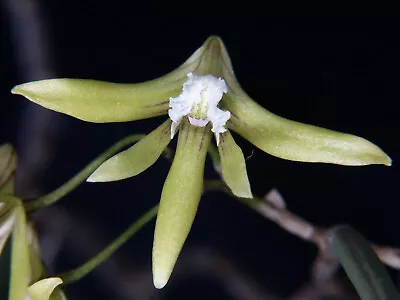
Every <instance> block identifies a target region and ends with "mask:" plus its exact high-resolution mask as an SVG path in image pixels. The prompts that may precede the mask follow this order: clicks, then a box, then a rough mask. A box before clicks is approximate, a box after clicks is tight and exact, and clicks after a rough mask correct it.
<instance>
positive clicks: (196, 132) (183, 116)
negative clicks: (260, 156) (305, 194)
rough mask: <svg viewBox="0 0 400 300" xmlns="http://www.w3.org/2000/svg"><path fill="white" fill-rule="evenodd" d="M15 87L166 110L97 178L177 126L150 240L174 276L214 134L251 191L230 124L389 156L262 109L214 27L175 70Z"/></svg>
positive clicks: (326, 149)
mask: <svg viewBox="0 0 400 300" xmlns="http://www.w3.org/2000/svg"><path fill="white" fill-rule="evenodd" d="M12 92H13V93H14V94H20V95H23V96H25V97H26V98H28V99H29V100H31V101H33V102H35V103H38V104H40V105H42V106H44V107H46V108H49V109H52V110H55V111H58V112H62V113H65V114H68V115H71V116H74V117H76V118H78V119H81V120H84V121H88V122H97V123H104V122H126V121H133V120H139V119H145V118H151V117H155V116H160V115H168V116H169V118H167V120H166V121H165V122H164V123H163V124H161V125H160V126H159V127H158V128H156V129H155V130H153V131H152V132H151V133H150V134H148V135H147V136H146V137H144V138H143V139H142V140H140V141H139V142H138V143H136V144H135V145H133V146H132V147H131V148H129V149H127V150H125V151H123V152H121V153H119V154H117V155H115V156H113V157H111V158H110V159H108V160H107V161H106V162H104V163H103V164H102V165H101V166H100V167H99V168H98V169H97V170H96V171H95V172H94V173H93V174H92V175H91V176H90V177H89V178H88V181H90V182H105V181H114V180H120V179H124V178H128V177H132V176H135V175H137V174H139V173H141V172H143V171H144V170H146V169H147V168H149V167H150V166H151V165H152V164H154V162H155V161H156V160H157V159H158V157H159V156H160V155H161V154H162V152H163V150H164V149H165V148H166V147H167V145H168V144H169V142H170V140H171V139H172V138H173V137H174V135H175V133H176V132H178V131H179V135H178V145H177V150H176V155H175V158H174V160H173V163H172V166H171V169H170V171H169V174H168V176H167V179H166V181H165V184H164V187H163V190H162V194H161V200H160V208H159V212H158V216H157V222H156V228H155V234H154V245H153V280H154V285H155V286H156V287H157V288H162V287H164V286H165V284H166V283H167V281H168V279H169V277H170V275H171V272H172V269H173V267H174V265H175V263H176V260H177V257H178V255H179V253H180V251H181V249H182V247H183V244H184V242H185V240H186V238H187V235H188V234H189V231H190V228H191V226H192V223H193V220H194V217H195V214H196V211H197V207H198V203H199V200H200V196H201V191H202V184H203V169H204V162H205V157H206V153H207V148H208V147H209V145H210V143H211V138H212V135H213V134H214V136H215V140H216V144H217V146H218V152H219V154H220V157H221V169H222V170H221V172H222V176H223V179H224V181H225V182H226V184H227V185H228V186H229V188H230V189H231V190H232V193H233V194H235V195H236V196H238V197H242V198H251V197H252V193H251V188H250V183H249V181H248V177H247V172H246V165H245V160H244V157H243V153H242V151H241V149H240V148H239V147H238V145H237V144H236V143H235V141H234V139H233V137H232V135H231V133H230V131H231V130H233V131H235V132H237V133H238V134H239V135H241V136H242V137H244V138H245V139H247V140H248V141H250V142H251V143H253V144H254V145H255V146H257V147H258V148H260V149H261V150H263V151H265V152H267V153H269V154H271V155H274V156H277V157H280V158H284V159H288V160H294V161H305V162H324V163H333V164H341V165H352V166H358V165H368V164H384V165H390V164H391V160H390V158H389V157H388V156H387V155H386V154H385V153H384V152H383V151H382V150H381V149H380V148H379V147H377V146H375V145H374V144H372V143H370V142H368V141H367V140H365V139H362V138H360V137H357V136H354V135H349V134H344V133H339V132H335V131H331V130H327V129H323V128H319V127H315V126H311V125H306V124H302V123H298V122H294V121H290V120H287V119H284V118H281V117H279V116H276V115H274V114H273V113H271V112H269V111H267V110H265V109H264V108H263V107H261V106H260V105H258V104H257V103H256V102H254V101H253V100H252V99H251V98H250V97H249V96H248V95H247V94H246V93H245V92H244V91H243V90H242V88H241V87H240V85H239V83H238V82H237V80H236V77H235V75H234V72H233V69H232V65H231V61H230V58H229V55H228V53H227V51H226V48H225V46H224V44H223V42H222V41H221V39H220V38H218V37H210V38H209V39H207V41H206V42H205V43H204V44H203V46H202V47H200V48H199V49H198V50H197V51H196V52H195V53H194V54H193V55H192V56H191V57H190V58H189V59H188V60H187V61H186V62H185V63H184V64H182V65H181V66H180V67H178V68H177V69H176V70H174V71H172V72H171V73H169V74H167V75H165V76H163V77H161V78H158V79H155V80H151V81H147V82H144V83H138V84H116V83H107V82H101V81H94V80H80V79H50V80H42V81H37V82H30V83H26V84H22V85H19V86H16V87H15V88H14V89H13V90H12Z"/></svg>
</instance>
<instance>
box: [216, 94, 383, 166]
mask: <svg viewBox="0 0 400 300" xmlns="http://www.w3.org/2000/svg"><path fill="white" fill-rule="evenodd" d="M225 97H226V99H225V100H224V101H223V107H224V108H226V109H228V110H230V111H231V113H232V117H231V119H230V120H229V122H228V127H229V128H230V129H232V130H234V131H236V132H237V133H239V134H240V135H241V136H243V137H244V138H245V139H247V140H248V141H250V142H251V143H253V144H254V145H255V146H257V147H258V148H260V149H261V150H263V151H265V152H267V153H269V154H271V155H274V156H277V157H280V158H283V159H288V160H294V161H303V162H323V163H333V164H339V165H349V166H361V165H369V164H384V165H387V166H390V165H391V159H390V158H389V157H388V156H387V155H386V154H385V153H384V152H383V151H382V150H381V149H380V148H379V147H378V146H376V145H374V144H372V143H371V142H369V141H367V140H365V139H363V138H361V137H358V136H354V135H351V134H346V133H341V132H337V131H333V130H329V129H324V128H321V127H317V126H312V125H308V124H303V123H299V122H295V121H291V120H288V119H285V118H282V117H279V116H277V115H275V114H273V113H271V112H269V111H267V110H266V109H264V108H263V107H261V106H260V105H258V104H257V103H255V102H254V101H253V100H252V99H250V98H249V97H248V96H247V95H246V94H245V93H244V92H240V91H235V93H231V94H228V95H227V96H225Z"/></svg>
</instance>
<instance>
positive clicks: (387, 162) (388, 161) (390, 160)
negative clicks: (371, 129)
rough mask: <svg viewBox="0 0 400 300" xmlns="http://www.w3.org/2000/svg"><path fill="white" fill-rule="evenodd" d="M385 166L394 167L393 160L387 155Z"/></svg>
mask: <svg viewBox="0 0 400 300" xmlns="http://www.w3.org/2000/svg"><path fill="white" fill-rule="evenodd" d="M383 164H384V165H385V166H388V167H390V166H392V159H391V158H390V157H389V156H388V155H386V159H385V162H384V163H383Z"/></svg>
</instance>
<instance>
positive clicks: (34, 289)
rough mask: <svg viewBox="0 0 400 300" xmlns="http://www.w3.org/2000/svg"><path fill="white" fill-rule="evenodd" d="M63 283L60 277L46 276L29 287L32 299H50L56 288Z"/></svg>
mask: <svg viewBox="0 0 400 300" xmlns="http://www.w3.org/2000/svg"><path fill="white" fill-rule="evenodd" d="M60 284H62V280H61V278H59V277H51V278H45V279H42V280H40V281H38V282H35V283H34V284H33V285H31V286H30V287H29V288H28V295H29V297H30V300H49V299H50V295H51V293H52V292H53V291H54V289H55V288H56V287H57V286H59V285H60Z"/></svg>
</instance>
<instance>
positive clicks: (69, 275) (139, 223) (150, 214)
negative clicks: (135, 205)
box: [56, 205, 158, 284]
mask: <svg viewBox="0 0 400 300" xmlns="http://www.w3.org/2000/svg"><path fill="white" fill-rule="evenodd" d="M157 211H158V205H156V206H154V207H153V208H151V209H150V210H149V211H147V212H146V213H145V214H144V215H142V216H141V217H140V218H139V219H138V220H136V221H135V222H134V223H133V224H132V225H131V226H129V227H128V228H127V229H126V230H125V231H124V232H123V233H122V234H121V235H120V236H119V237H117V238H116V239H115V240H114V241H113V242H112V243H110V244H109V245H108V246H107V247H106V248H104V249H103V250H102V251H101V252H100V253H98V254H97V255H96V256H95V257H93V258H92V259H90V260H88V261H87V262H85V263H84V264H83V265H81V266H79V267H78V268H76V269H73V270H71V271H68V272H65V273H62V274H60V275H56V276H57V277H61V278H62V280H63V282H64V284H70V283H73V282H75V281H77V280H79V279H81V278H82V277H84V276H86V275H87V274H88V273H90V272H91V271H92V270H94V269H95V268H96V267H97V266H99V265H100V264H101V263H103V262H104V261H105V260H107V259H108V258H109V257H110V256H111V255H112V254H114V253H115V252H116V251H117V250H118V249H119V248H120V247H121V246H122V245H123V244H124V243H125V242H126V241H127V240H129V239H130V238H131V237H132V236H133V235H134V234H135V233H136V232H138V231H139V230H140V229H141V228H142V227H143V226H144V225H146V224H147V223H148V222H149V221H151V220H152V219H153V218H154V217H155V216H156V215H157Z"/></svg>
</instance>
